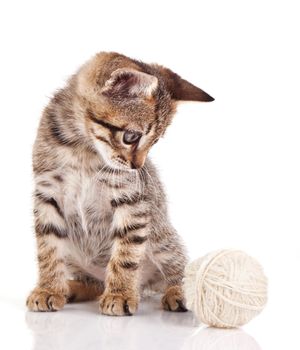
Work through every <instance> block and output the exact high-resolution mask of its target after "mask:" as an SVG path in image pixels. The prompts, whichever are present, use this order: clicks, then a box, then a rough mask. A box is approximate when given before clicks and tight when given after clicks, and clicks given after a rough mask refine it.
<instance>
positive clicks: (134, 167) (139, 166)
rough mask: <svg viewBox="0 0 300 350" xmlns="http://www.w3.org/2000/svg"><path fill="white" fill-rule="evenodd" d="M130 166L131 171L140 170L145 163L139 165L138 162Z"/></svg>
mask: <svg viewBox="0 0 300 350" xmlns="http://www.w3.org/2000/svg"><path fill="white" fill-rule="evenodd" d="M130 165H131V169H140V168H142V167H143V165H144V162H143V163H142V164H139V163H137V162H131V163H130Z"/></svg>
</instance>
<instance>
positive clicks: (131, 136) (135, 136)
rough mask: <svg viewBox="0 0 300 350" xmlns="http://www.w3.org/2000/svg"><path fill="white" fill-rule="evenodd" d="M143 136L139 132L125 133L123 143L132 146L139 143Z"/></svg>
mask: <svg viewBox="0 0 300 350" xmlns="http://www.w3.org/2000/svg"><path fill="white" fill-rule="evenodd" d="M141 136H142V135H141V134H140V133H139V132H134V131H125V132H124V135H123V142H124V143H125V144H126V145H132V144H133V143H137V142H138V141H139V139H140V138H141Z"/></svg>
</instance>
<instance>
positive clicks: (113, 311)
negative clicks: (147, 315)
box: [99, 292, 139, 316]
mask: <svg viewBox="0 0 300 350" xmlns="http://www.w3.org/2000/svg"><path fill="white" fill-rule="evenodd" d="M138 301H139V298H138V297H137V296H135V295H130V296H125V295H122V294H113V293H109V292H104V294H102V295H101V297H100V299H99V306H100V311H101V312H102V313H103V314H104V315H110V316H131V315H132V314H134V313H135V312H136V310H137V307H138Z"/></svg>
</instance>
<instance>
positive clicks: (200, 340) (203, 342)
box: [182, 328, 261, 350]
mask: <svg viewBox="0 0 300 350" xmlns="http://www.w3.org/2000/svg"><path fill="white" fill-rule="evenodd" d="M196 349H197V350H261V348H260V346H259V345H258V344H257V342H256V341H255V340H254V338H253V337H251V336H250V335H249V334H247V333H246V332H244V331H243V330H242V329H216V328H204V329H200V330H199V331H197V332H196V333H195V334H194V335H193V336H191V337H188V338H187V340H186V341H185V343H184V346H183V347H182V350H196Z"/></svg>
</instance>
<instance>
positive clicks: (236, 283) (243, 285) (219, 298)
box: [184, 250, 268, 328]
mask: <svg viewBox="0 0 300 350" xmlns="http://www.w3.org/2000/svg"><path fill="white" fill-rule="evenodd" d="M267 289H268V283H267V278H266V276H265V274H264V272H263V269H262V267H261V265H260V264H259V263H258V262H257V261H256V260H255V259H254V258H252V257H250V256H249V255H247V254H246V253H244V252H242V251H238V250H221V251H216V252H212V253H210V254H207V255H206V256H204V257H203V258H200V259H197V260H195V261H194V262H192V263H190V264H188V265H187V267H186V269H185V277H184V293H185V298H186V304H187V308H188V309H190V310H192V311H193V312H194V313H195V315H196V316H197V318H198V320H199V321H200V322H202V323H205V324H207V325H209V326H212V327H220V328H233V327H239V326H242V325H244V324H246V323H248V322H249V321H250V320H251V319H252V318H253V317H255V316H256V315H258V314H259V313H260V312H261V311H262V310H263V308H264V306H265V305H266V302H267Z"/></svg>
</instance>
